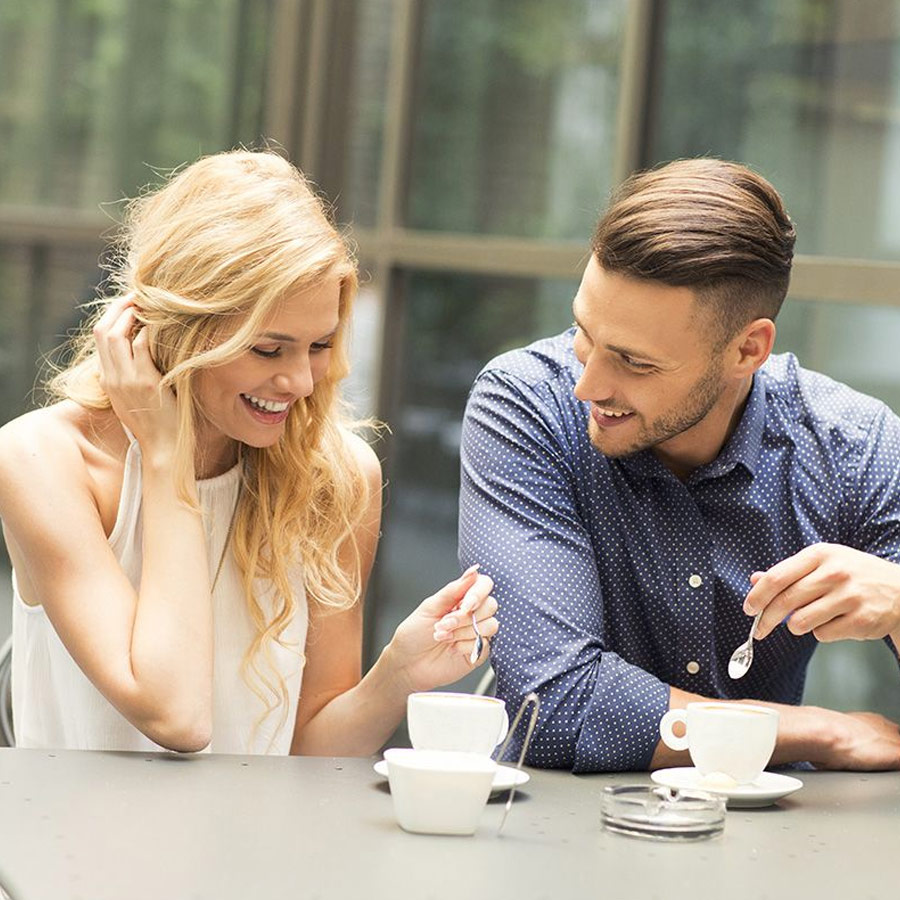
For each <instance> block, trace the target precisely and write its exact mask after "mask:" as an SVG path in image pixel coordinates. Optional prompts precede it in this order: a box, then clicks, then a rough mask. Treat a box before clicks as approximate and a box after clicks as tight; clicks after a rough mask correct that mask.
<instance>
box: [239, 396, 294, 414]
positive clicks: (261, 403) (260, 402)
mask: <svg viewBox="0 0 900 900" xmlns="http://www.w3.org/2000/svg"><path fill="white" fill-rule="evenodd" d="M241 396H242V397H243V398H244V399H245V400H246V401H247V402H248V403H249V404H250V405H251V406H255V407H256V408H257V409H262V410H264V411H265V412H273V413H280V412H284V411H285V410H286V409H287V408H288V407H289V406H290V403H279V402H278V401H277V400H266V399H265V398H263V397H254V396H253V395H252V394H241Z"/></svg>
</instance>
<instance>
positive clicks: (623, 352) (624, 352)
mask: <svg viewBox="0 0 900 900" xmlns="http://www.w3.org/2000/svg"><path fill="white" fill-rule="evenodd" d="M572 318H573V320H574V322H575V324H576V325H577V326H578V328H580V329H581V332H582V334H584V336H585V337H586V338H587V339H588V340H589V341H590V342H591V343H593V338H592V337H591V335H590V332H589V331H588V330H587V328H585V327H584V325H582V324H581V322H580V321H579V319H578V313H577V312H576V311H575V305H574V304H573V305H572ZM604 346H605V347H606V349H607V350H611V351H612V352H613V353H618V354H619V355H620V356H629V357H632V358H634V359H640V360H643V361H645V362H648V363H653V364H659V363H660V362H661V360H659V359H657V358H656V357H655V356H651V355H650V354H649V353H645V352H644V351H643V350H634V349H632V348H630V347H622V346H619V345H618V344H604Z"/></svg>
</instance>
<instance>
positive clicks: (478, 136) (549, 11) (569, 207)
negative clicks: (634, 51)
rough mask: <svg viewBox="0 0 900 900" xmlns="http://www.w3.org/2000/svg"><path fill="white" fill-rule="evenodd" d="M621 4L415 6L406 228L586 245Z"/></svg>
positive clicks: (611, 97)
mask: <svg viewBox="0 0 900 900" xmlns="http://www.w3.org/2000/svg"><path fill="white" fill-rule="evenodd" d="M625 7H626V4H625V2H624V0H622V2H608V3H597V2H591V0H558V2H554V3H547V2H546V0H456V2H454V3H446V2H442V0H430V2H425V3H423V5H422V30H421V45H420V53H419V60H418V70H417V75H416V88H417V92H418V93H417V96H416V97H415V99H414V109H413V111H412V116H413V118H412V145H411V161H410V181H409V195H408V198H407V221H406V224H407V225H409V226H411V227H414V228H425V229H437V230H446V231H466V232H477V233H490V234H509V235H521V236H533V237H542V236H543V237H552V238H574V239H578V240H583V239H585V237H586V235H588V234H590V231H591V228H592V226H593V224H594V221H595V219H596V215H597V210H598V208H599V206H600V205H601V203H602V201H603V197H604V196H605V195H606V194H607V192H608V190H609V188H610V186H611V185H610V181H611V177H612V170H613V148H614V145H615V140H614V137H615V120H616V105H617V99H618V86H619V60H620V53H621V37H622V26H623V20H624V13H625Z"/></svg>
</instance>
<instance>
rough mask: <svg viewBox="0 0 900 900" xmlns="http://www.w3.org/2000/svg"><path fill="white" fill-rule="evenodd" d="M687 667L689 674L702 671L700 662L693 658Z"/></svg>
mask: <svg viewBox="0 0 900 900" xmlns="http://www.w3.org/2000/svg"><path fill="white" fill-rule="evenodd" d="M685 668H686V669H687V670H688V674H689V675H696V674H697V673H698V672H699V671H700V663H698V662H695V661H694V660H691V661H690V662H689V663H688V664H687V665H686V666H685Z"/></svg>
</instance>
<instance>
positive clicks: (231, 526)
mask: <svg viewBox="0 0 900 900" xmlns="http://www.w3.org/2000/svg"><path fill="white" fill-rule="evenodd" d="M243 490H244V478H243V473H242V475H241V480H240V481H239V482H238V489H237V496H236V497H235V498H234V509H232V510H231V520H230V521H229V523H228V531H227V532H225V543H224V544H223V545H222V552H221V553H220V554H219V564H218V565H217V566H216V574H215V575H214V576H213V582H212V587H211V588H210V589H209V595H210V596H212V595H213V593H215V590H216V585H217V584H218V583H219V576H220V575H221V574H222V566H224V565H225V554H226V553H228V547H229V545H230V544H231V535H232V534H233V532H234V523H235V520H236V519H237V511H238V504H239V503H240V502H241V493H242V491H243Z"/></svg>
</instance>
